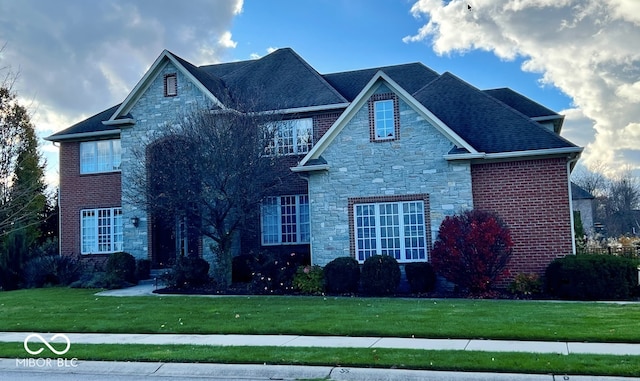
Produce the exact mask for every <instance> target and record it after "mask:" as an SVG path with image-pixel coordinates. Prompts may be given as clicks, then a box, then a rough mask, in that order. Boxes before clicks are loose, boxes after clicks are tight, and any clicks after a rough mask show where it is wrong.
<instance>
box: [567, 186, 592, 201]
mask: <svg viewBox="0 0 640 381" xmlns="http://www.w3.org/2000/svg"><path fill="white" fill-rule="evenodd" d="M594 198H595V197H594V196H593V195H592V194H591V193H589V192H587V190H586V189H584V188H582V187H581V186H579V185H578V184H576V183H574V182H571V199H572V200H592V199H594Z"/></svg>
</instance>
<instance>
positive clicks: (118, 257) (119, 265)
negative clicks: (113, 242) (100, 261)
mask: <svg viewBox="0 0 640 381" xmlns="http://www.w3.org/2000/svg"><path fill="white" fill-rule="evenodd" d="M105 270H106V272H107V276H108V277H110V278H113V279H114V280H118V279H120V280H122V281H124V282H127V283H132V284H136V283H138V281H137V280H136V259H135V258H134V257H133V255H131V254H129V253H125V252H118V253H113V254H111V255H110V256H109V259H107V264H106V266H105Z"/></svg>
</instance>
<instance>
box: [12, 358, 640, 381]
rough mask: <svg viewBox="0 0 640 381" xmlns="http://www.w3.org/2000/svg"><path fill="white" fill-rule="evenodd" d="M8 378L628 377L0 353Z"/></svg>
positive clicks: (505, 380) (535, 380)
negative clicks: (65, 361)
mask: <svg viewBox="0 0 640 381" xmlns="http://www.w3.org/2000/svg"><path fill="white" fill-rule="evenodd" d="M1 376H7V377H8V378H6V379H11V380H22V379H24V380H41V379H43V378H44V379H48V380H67V381H68V380H87V379H91V380H112V379H113V380H127V381H128V380H132V381H133V380H135V381H139V380H172V381H176V380H185V381H186V380H226V381H233V380H238V381H252V380H256V381H259V380H312V379H313V380H332V381H514V380H524V381H557V380H571V381H631V380H639V379H638V378H630V377H614V376H612V377H603V376H582V375H571V376H567V375H554V374H516V373H484V372H449V371H424V370H406V369H376V368H349V367H340V366H296V365H266V364H264V365H260V364H249V365H237V364H192V363H189V364H185V363H164V362H118V361H79V360H78V361H76V362H75V363H73V366H55V365H54V366H50V367H46V366H45V367H29V366H24V365H21V364H20V363H19V362H18V360H16V359H2V358H0V378H2V377H1Z"/></svg>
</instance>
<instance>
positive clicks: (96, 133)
mask: <svg viewBox="0 0 640 381" xmlns="http://www.w3.org/2000/svg"><path fill="white" fill-rule="evenodd" d="M118 135H120V129H117V130H107V131H93V132H82V133H79V134H64V135H50V136H47V137H45V138H44V140H47V141H50V142H62V141H71V140H86V139H88V138H101V137H112V136H118Z"/></svg>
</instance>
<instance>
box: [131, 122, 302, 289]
mask: <svg viewBox="0 0 640 381" xmlns="http://www.w3.org/2000/svg"><path fill="white" fill-rule="evenodd" d="M274 120H275V116H274V115H265V114H260V113H240V112H236V111H218V112H209V111H204V112H195V113H192V114H190V115H187V116H186V117H184V118H183V119H182V120H180V121H176V122H175V124H174V125H172V126H166V128H163V129H162V132H160V133H158V134H156V136H153V137H152V139H151V141H150V143H149V144H148V145H147V146H146V147H145V148H140V150H139V152H137V153H136V154H135V155H134V156H136V161H137V162H138V165H137V169H136V170H134V171H133V173H132V176H130V179H131V182H133V186H132V187H131V189H130V190H129V191H128V193H129V195H128V197H129V199H130V200H133V201H134V202H135V201H136V200H137V203H143V204H144V207H145V208H146V210H147V211H148V213H149V214H150V215H152V216H155V218H156V219H165V220H167V221H171V220H178V221H181V222H180V223H182V221H183V222H184V223H185V224H187V225H189V226H188V227H189V229H190V231H191V232H193V231H196V232H197V234H198V235H200V236H206V237H208V238H210V239H211V240H212V241H213V242H214V244H213V245H211V246H210V247H209V248H208V249H210V250H212V251H213V253H214V255H215V259H216V260H215V263H214V273H215V274H216V281H217V283H218V285H219V286H220V287H227V286H228V285H229V284H230V283H231V263H232V256H233V252H232V251H233V245H234V240H235V239H236V237H237V234H238V233H239V232H241V231H242V230H243V229H244V228H245V227H247V226H249V225H253V226H255V225H256V223H255V221H256V220H257V219H258V213H259V207H260V204H261V201H262V200H263V199H264V197H265V196H267V195H269V192H271V191H272V190H273V188H274V187H275V186H277V185H279V184H280V183H281V182H282V181H283V178H284V177H286V176H287V175H290V174H291V173H290V171H288V168H285V167H284V166H282V164H281V162H280V161H279V160H278V159H277V156H276V155H273V154H269V153H268V152H267V151H266V150H265V148H266V147H268V146H269V144H267V142H268V141H271V140H272V139H273V138H274V137H273V136H274V134H275V129H274V128H270V127H269V126H270V125H272V124H270V123H272V122H273V121H274ZM257 225H259V224H257ZM204 249H205V250H206V249H207V248H204ZM181 254H182V255H184V254H189V253H178V255H181Z"/></svg>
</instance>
